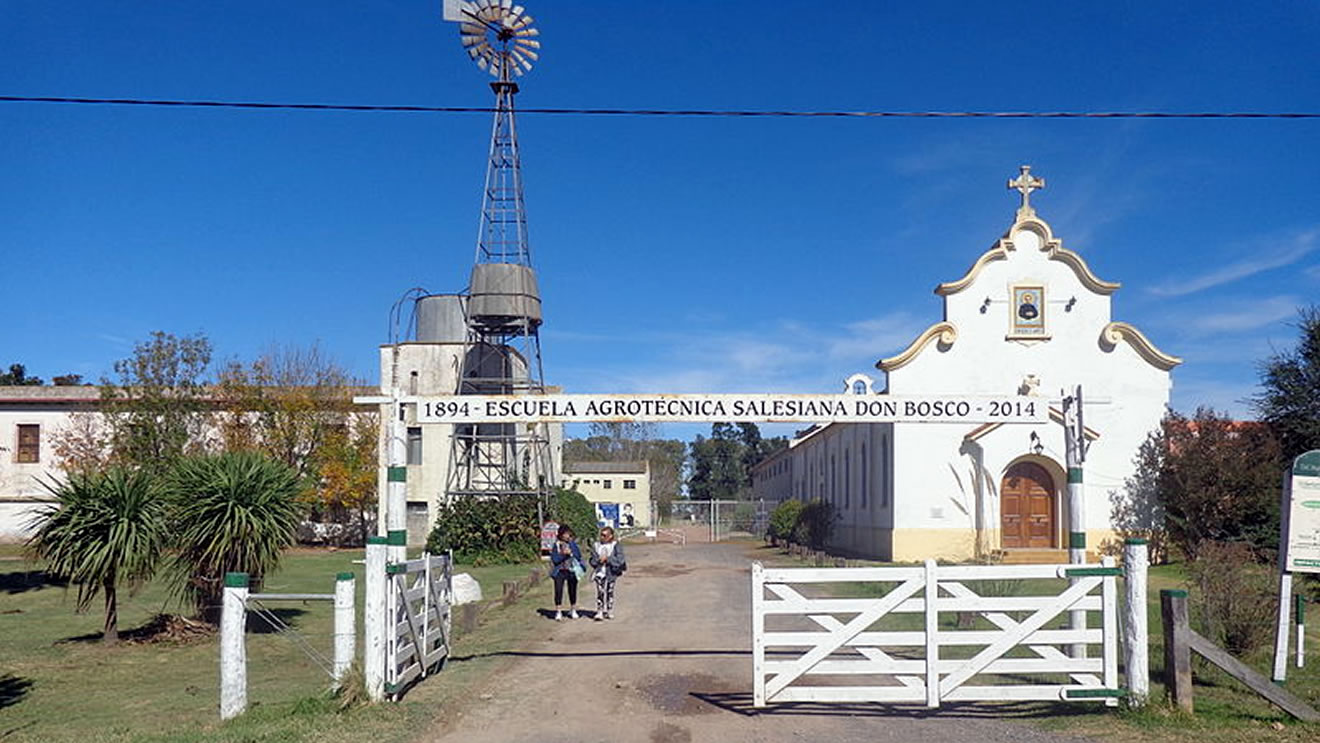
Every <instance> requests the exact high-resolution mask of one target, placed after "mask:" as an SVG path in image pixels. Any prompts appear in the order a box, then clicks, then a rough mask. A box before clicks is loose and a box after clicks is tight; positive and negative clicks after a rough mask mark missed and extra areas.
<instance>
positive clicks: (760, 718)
mask: <svg viewBox="0 0 1320 743" xmlns="http://www.w3.org/2000/svg"><path fill="white" fill-rule="evenodd" d="M747 550H748V548H747V546H746V545H738V544H693V543H689V544H688V545H686V546H676V545H636V546H634V545H628V562H629V570H628V573H627V574H626V575H624V576H623V577H622V578H621V579H620V582H619V585H618V606H617V612H616V614H617V618H616V619H614V620H612V621H604V622H594V621H591V620H590V619H587V618H584V619H578V620H576V621H571V620H565V621H564V622H562V623H559V624H555V623H553V622H552V620H550V619H548V618H547V619H545V621H546V623H547V626H548V628H549V631H548V632H547V635H546V636H548V637H549V638H550V639H549V640H548V641H543V640H540V639H534V640H530V641H529V642H528V644H527V645H526V647H524V648H522V649H520V650H517V651H513V652H512V654H513V655H515V656H516V657H517V661H516V662H515V663H513V664H512V666H511V667H510V668H509V669H508V671H507V672H506V673H502V674H500V675H499V676H498V677H497V678H493V679H491V680H489V681H488V682H487V683H486V685H485V687H484V688H481V689H479V690H478V691H477V693H476V694H474V695H473V697H472V698H471V699H469V700H468V702H467V703H465V704H464V705H462V706H461V707H459V708H457V709H449V710H446V711H445V713H444V714H443V717H442V719H441V720H439V721H438V722H437V725H436V727H435V728H433V729H432V730H430V731H428V732H427V733H426V734H425V735H424V736H422V737H421V738H419V740H422V741H426V742H427V743H432V742H434V743H450V742H457V741H463V743H474V742H475V743H503V742H504V741H535V742H536V743H561V742H562V743H597V742H600V743H605V742H610V743H615V742H619V743H632V742H633V741H646V742H648V743H684V742H686V741H696V742H698V743H701V742H704V741H714V742H717V743H741V742H742V741H766V742H767V743H777V742H779V741H821V742H822V743H824V742H828V743H853V742H856V743H861V742H862V741H866V742H868V743H871V742H874V741H955V740H956V741H969V742H972V741H974V742H976V743H981V742H982V741H984V742H986V743H995V742H997V741H1004V742H1010V741H1011V743H1038V742H1041V743H1043V742H1046V741H1075V740H1076V739H1075V738H1070V737H1066V736H1060V735H1056V734H1051V733H1047V732H1043V731H1041V730H1039V729H1037V728H1035V727H1032V726H1030V725H1028V724H1026V723H1023V722H1020V721H1013V720H1012V719H1011V715H1012V714H1014V713H1013V711H1012V710H1011V709H1010V710H1004V709H1003V708H996V707H993V706H987V707H962V708H959V709H956V710H947V709H945V710H939V711H935V712H933V713H932V712H930V711H928V710H926V709H924V708H912V707H904V708H895V707H881V706H878V705H839V706H825V705H785V706H781V707H777V708H771V709H768V710H755V709H754V708H753V707H752V699H751V684H752V662H751V649H750V648H751V638H750V623H751V620H750V614H749V612H750V608H749V607H750V603H751V591H750V578H749V565H750V560H749V557H748V554H747ZM585 589H586V590H584V591H583V595H582V596H580V597H579V599H580V600H579V605H580V606H582V607H585V608H587V609H594V607H595V591H594V588H593V587H591V585H590V583H588V585H587V586H585ZM534 608H535V607H528V608H527V611H533V610H534ZM539 608H541V609H547V608H549V607H539ZM1005 713H1007V714H1008V715H1009V716H1010V717H1009V718H1008V719H1006V718H1004V717H1001V715H1003V714H1005Z"/></svg>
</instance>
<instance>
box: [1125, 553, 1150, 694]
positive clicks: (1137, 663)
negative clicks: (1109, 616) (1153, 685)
mask: <svg viewBox="0 0 1320 743" xmlns="http://www.w3.org/2000/svg"><path fill="white" fill-rule="evenodd" d="M1149 565H1150V553H1149V548H1148V547H1147V545H1146V540H1144V539H1129V540H1127V542H1126V543H1125V545H1124V548H1123V572H1124V573H1125V578H1126V582H1127V603H1126V604H1125V605H1124V614H1123V620H1124V621H1123V629H1124V633H1123V646H1124V649H1125V651H1126V653H1127V655H1126V659H1125V663H1124V666H1125V668H1126V669H1127V688H1128V702H1129V703H1130V704H1131V705H1132V706H1134V707H1141V706H1143V705H1145V704H1146V700H1147V699H1149V698H1150V622H1149V618H1148V616H1147V614H1146V581H1147V573H1148V570H1147V568H1148V567H1149Z"/></svg>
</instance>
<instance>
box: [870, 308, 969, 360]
mask: <svg viewBox="0 0 1320 743" xmlns="http://www.w3.org/2000/svg"><path fill="white" fill-rule="evenodd" d="M933 340H938V341H939V345H940V346H942V347H944V348H947V347H949V346H952V345H953V343H954V341H956V340H958V329H957V328H955V327H954V326H953V323H951V322H949V321H947V320H946V321H944V322H938V323H935V324H934V325H932V326H930V327H929V328H926V332H924V333H922V334H921V335H919V336H917V339H916V340H914V341H912V345H910V346H908V347H907V348H906V349H904V350H903V352H902V353H900V354H898V355H897V356H890V357H889V358H887V359H880V360H879V361H877V362H875V368H877V369H879V370H881V371H886V372H891V371H893V370H895V369H898V368H901V367H903V366H906V365H907V363H908V362H910V361H912V359H914V358H916V357H917V354H919V353H921V350H922V349H924V348H925V347H926V346H927V345H929V344H930V342H931V341H933Z"/></svg>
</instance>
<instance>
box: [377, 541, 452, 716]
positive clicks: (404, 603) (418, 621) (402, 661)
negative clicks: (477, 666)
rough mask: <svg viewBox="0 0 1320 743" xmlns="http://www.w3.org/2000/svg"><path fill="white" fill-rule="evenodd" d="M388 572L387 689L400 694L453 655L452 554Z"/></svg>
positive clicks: (393, 566)
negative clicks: (451, 635) (450, 646)
mask: <svg viewBox="0 0 1320 743" xmlns="http://www.w3.org/2000/svg"><path fill="white" fill-rule="evenodd" d="M385 572H386V573H387V575H388V576H389V580H388V583H387V586H386V595H385V601H386V614H385V616H386V623H385V693H387V694H390V695H392V696H393V697H395V698H396V699H397V698H398V697H399V696H400V695H401V694H402V693H403V691H404V689H406V688H407V687H408V685H409V684H411V683H412V682H414V681H416V680H417V679H419V678H422V677H424V676H426V675H427V674H428V673H433V672H435V671H436V670H438V669H439V668H440V665H441V664H442V663H443V662H444V660H445V658H446V657H448V656H449V630H450V626H451V622H450V613H449V608H450V597H451V596H452V595H453V594H452V592H451V591H452V588H453V559H452V556H450V555H446V556H443V557H437V556H435V555H422V556H421V557H420V558H419V559H416V560H408V561H407V562H395V563H389V564H388V565H387V566H386V568H385Z"/></svg>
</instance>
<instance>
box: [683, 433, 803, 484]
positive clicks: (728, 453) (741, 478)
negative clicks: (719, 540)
mask: <svg viewBox="0 0 1320 743" xmlns="http://www.w3.org/2000/svg"><path fill="white" fill-rule="evenodd" d="M787 445H788V441H787V440H786V439H784V438H783V437H775V438H773V439H763V438H762V437H761V430H760V429H759V428H757V426H756V424H755V423H739V424H737V425H734V424H732V423H716V424H714V425H712V426H711V429H710V438H709V439H707V438H704V437H702V436H697V438H696V439H695V440H694V441H693V442H692V444H691V446H690V448H689V451H690V458H691V461H692V475H691V477H690V478H689V480H688V493H689V494H690V496H691V497H692V498H695V499H698V500H708V499H712V500H731V499H735V498H738V497H740V496H745V495H746V494H747V493H748V491H750V490H751V487H752V467H754V466H756V464H758V463H759V462H760V461H761V460H763V459H765V458H766V457H767V456H769V455H770V454H772V453H774V452H775V451H777V450H779V449H782V448H783V447H785V446H787Z"/></svg>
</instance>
